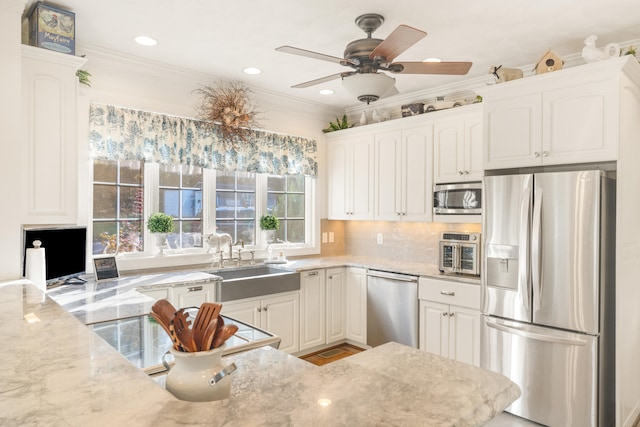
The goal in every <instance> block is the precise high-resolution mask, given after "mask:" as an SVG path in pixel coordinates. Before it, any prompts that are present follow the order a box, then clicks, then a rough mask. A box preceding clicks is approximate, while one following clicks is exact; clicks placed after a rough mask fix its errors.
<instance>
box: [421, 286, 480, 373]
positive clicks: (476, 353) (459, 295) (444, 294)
mask: <svg viewBox="0 0 640 427" xmlns="http://www.w3.org/2000/svg"><path fill="white" fill-rule="evenodd" d="M418 295H419V298H420V344H419V345H420V349H421V350H424V351H427V352H430V353H435V354H438V355H440V356H444V357H449V358H451V359H455V360H457V361H459V362H464V363H469V364H471V365H475V366H479V365H480V321H481V314H480V310H479V308H480V285H476V284H467V283H459V282H452V281H447V280H438V279H428V278H422V277H421V278H420V284H419V291H418Z"/></svg>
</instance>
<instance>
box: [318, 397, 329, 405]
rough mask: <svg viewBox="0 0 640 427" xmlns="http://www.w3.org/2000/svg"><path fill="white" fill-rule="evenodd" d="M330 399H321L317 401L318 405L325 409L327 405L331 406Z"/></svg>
mask: <svg viewBox="0 0 640 427" xmlns="http://www.w3.org/2000/svg"><path fill="white" fill-rule="evenodd" d="M331 403H332V402H331V399H326V398H321V399H318V405H320V406H323V407H327V406H329V405H331Z"/></svg>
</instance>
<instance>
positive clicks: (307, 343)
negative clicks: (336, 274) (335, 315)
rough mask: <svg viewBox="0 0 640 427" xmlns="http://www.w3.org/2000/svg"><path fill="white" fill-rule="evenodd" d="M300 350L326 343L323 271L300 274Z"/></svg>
mask: <svg viewBox="0 0 640 427" xmlns="http://www.w3.org/2000/svg"><path fill="white" fill-rule="evenodd" d="M300 306H301V310H300V312H301V315H300V350H306V349H308V348H312V347H317V346H320V345H323V344H325V343H326V329H325V327H326V322H325V319H326V306H327V304H326V284H325V271H324V270H314V271H305V272H304V273H301V274H300Z"/></svg>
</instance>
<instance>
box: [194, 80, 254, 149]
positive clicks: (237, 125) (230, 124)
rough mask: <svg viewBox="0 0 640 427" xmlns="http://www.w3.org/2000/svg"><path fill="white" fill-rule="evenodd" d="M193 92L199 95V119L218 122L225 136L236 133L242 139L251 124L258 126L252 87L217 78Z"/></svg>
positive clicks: (244, 137)
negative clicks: (209, 84) (217, 81)
mask: <svg viewBox="0 0 640 427" xmlns="http://www.w3.org/2000/svg"><path fill="white" fill-rule="evenodd" d="M194 92H195V93H197V94H198V95H200V97H201V98H202V101H201V103H200V105H199V106H198V107H196V115H197V117H198V119H200V120H203V121H205V122H209V123H213V124H215V125H217V126H219V129H220V131H221V133H222V136H223V137H224V138H225V139H226V138H232V137H234V136H237V137H239V138H240V139H242V140H243V141H244V140H246V137H247V136H248V135H249V132H250V131H251V128H255V127H259V124H258V122H257V119H256V116H257V115H258V112H257V111H256V105H255V104H254V102H253V101H252V100H251V97H250V94H251V93H252V92H251V89H249V88H248V87H247V86H245V85H244V84H243V83H240V82H219V83H216V84H215V85H214V86H205V87H203V88H201V89H196V90H195V91H194Z"/></svg>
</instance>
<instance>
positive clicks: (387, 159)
mask: <svg viewBox="0 0 640 427" xmlns="http://www.w3.org/2000/svg"><path fill="white" fill-rule="evenodd" d="M401 138H402V133H401V132H400V131H394V132H386V133H382V134H377V135H376V136H375V148H376V155H375V219H376V220H378V221H400V220H401V219H402V217H401V215H402V213H403V206H402V197H401V192H402V179H401V173H402V172H401V171H402V141H401Z"/></svg>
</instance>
